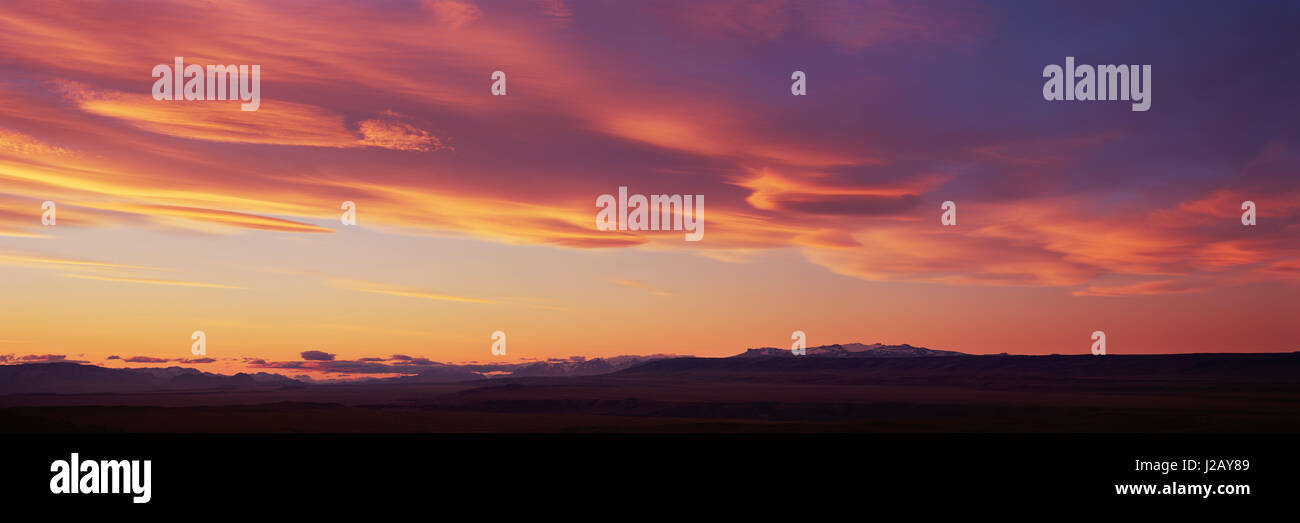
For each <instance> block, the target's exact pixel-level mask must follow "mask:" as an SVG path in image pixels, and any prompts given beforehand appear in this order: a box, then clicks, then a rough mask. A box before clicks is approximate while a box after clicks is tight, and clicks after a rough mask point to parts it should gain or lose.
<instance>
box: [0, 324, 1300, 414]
mask: <svg viewBox="0 0 1300 523" xmlns="http://www.w3.org/2000/svg"><path fill="white" fill-rule="evenodd" d="M829 347H832V348H831V349H827V351H825V352H826V353H827V354H833V353H837V352H838V351H837V350H836V349H833V347H835V346H829ZM839 347H840V348H841V349H844V350H845V351H847V352H861V351H858V350H856V349H852V350H851V349H849V348H848V346H844V345H842V346H839ZM864 347H870V346H864ZM899 347H904V346H899ZM879 348H881V347H877V349H879ZM913 349H915V348H913ZM819 352H822V351H819ZM746 354H747V355H746V356H736V357H730V358H673V359H659V360H654V361H649V362H644V363H640V364H637V365H634V366H631V367H629V368H626V369H623V370H620V371H617V372H613V373H609V374H599V375H588V376H563V377H546V376H541V377H508V378H496V379H490V380H475V381H466V382H459V383H411V382H403V381H386V382H376V381H372V382H365V383H347V384H330V385H319V384H317V385H301V384H298V385H292V386H251V387H242V388H241V387H235V388H230V389H224V390H215V389H190V388H186V387H173V386H170V385H169V386H166V387H163V388H160V389H159V390H155V391H148V392H137V391H128V392H116V393H110V394H80V393H76V392H75V390H66V391H65V392H63V393H59V394H8V395H4V396H0V430H7V431H72V432H96V431H122V432H267V431H277V432H279V431H290V432H627V431H632V432H772V431H776V432H847V431H878V432H1296V431H1300V416H1297V414H1298V413H1300V353H1274V354H1182V355H1150V356H1140V355H1107V356H1092V355H1078V356H971V355H945V356H937V355H918V356H911V357H884V356H882V357H787V356H785V355H772V356H764V355H761V354H754V353H752V352H751V351H747V352H746ZM809 354H812V350H811V349H809ZM920 354H927V353H920ZM4 370H5V371H7V372H8V371H9V370H10V369H4ZM87 372H94V371H87ZM29 378H30V377H29ZM3 379H4V378H0V380H3ZM70 383H71V381H68V382H65V384H70Z"/></svg>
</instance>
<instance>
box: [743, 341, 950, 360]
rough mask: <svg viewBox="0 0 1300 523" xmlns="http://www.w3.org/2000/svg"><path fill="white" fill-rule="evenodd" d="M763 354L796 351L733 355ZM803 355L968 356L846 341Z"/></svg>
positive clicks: (787, 354)
mask: <svg viewBox="0 0 1300 523" xmlns="http://www.w3.org/2000/svg"><path fill="white" fill-rule="evenodd" d="M761 356H784V357H790V358H794V357H796V356H795V354H794V352H793V351H791V350H790V349H778V348H774V347H762V348H758V349H747V350H745V352H742V353H740V354H737V355H735V356H733V357H735V358H753V357H761ZM802 356H813V357H819V358H915V357H921V356H968V354H964V353H961V352H955V351H950V350H934V349H927V348H925V347H913V346H911V345H908V344H906V343H904V344H902V345H885V344H882V343H873V344H871V345H863V344H861V343H845V344H843V345H841V344H838V343H837V344H835V345H821V346H818V347H808V348H807V349H806V350H805V354H803V355H802Z"/></svg>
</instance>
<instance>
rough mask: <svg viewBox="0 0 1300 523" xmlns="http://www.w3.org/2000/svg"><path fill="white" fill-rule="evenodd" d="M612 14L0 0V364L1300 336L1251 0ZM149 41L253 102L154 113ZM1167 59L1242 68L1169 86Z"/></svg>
mask: <svg viewBox="0 0 1300 523" xmlns="http://www.w3.org/2000/svg"><path fill="white" fill-rule="evenodd" d="M617 4H619V3H615V4H613V5H611V4H610V3H605V2H576V3H570V2H562V1H559V0H555V1H548V2H513V3H508V4H503V3H488V2H483V3H480V4H475V3H472V2H468V1H453V0H429V1H424V2H394V3H387V4H384V5H383V6H375V5H368V3H342V2H312V3H311V4H301V5H299V4H296V3H292V2H245V1H231V2H221V3H219V4H215V5H214V4H210V3H208V2H198V1H195V2H157V3H155V2H141V3H131V4H129V5H127V4H103V3H93V2H92V3H77V4H73V5H63V4H62V3H60V2H39V3H37V2H25V3H18V4H17V5H8V4H7V5H5V6H3V7H0V71H3V73H4V74H2V75H0V293H2V295H3V299H0V355H7V359H8V360H10V361H22V360H23V358H24V357H25V356H27V357H28V358H27V361H33V360H39V359H41V356H42V355H62V356H64V357H66V358H67V359H71V360H78V361H87V362H91V363H96V364H104V365H109V366H121V365H134V364H128V363H123V361H122V360H121V359H112V360H110V359H108V358H110V357H111V356H118V357H119V358H130V357H137V356H143V357H148V358H156V359H161V360H169V362H171V363H176V362H177V361H179V360H182V359H187V358H193V357H192V356H191V354H190V333H191V332H192V331H195V330H202V331H204V332H205V333H206V334H207V336H208V345H207V356H208V357H209V358H212V359H214V360H215V361H213V362H211V363H191V364H193V365H201V368H203V369H204V370H212V371H219V372H232V371H236V370H247V369H252V368H256V367H255V366H254V367H250V365H249V362H250V361H252V360H256V359H262V360H266V361H287V360H298V359H300V356H299V354H300V353H301V352H302V351H306V350H320V351H325V352H328V353H331V354H336V355H337V357H338V358H339V359H346V360H357V359H360V358H381V357H382V358H386V357H388V356H390V355H392V354H406V355H411V356H417V357H425V358H429V359H432V360H435V361H442V362H470V361H493V360H494V358H495V360H508V361H517V360H526V359H545V358H552V357H560V358H564V357H570V356H584V357H602V356H614V355H621V354H651V353H677V354H695V355H703V356H721V355H729V354H734V353H737V352H740V351H742V350H743V349H744V348H746V347H754V346H781V347H785V346H788V345H789V343H790V333H791V331H794V330H803V331H805V332H806V333H807V334H808V343H809V344H810V345H819V344H829V343H847V342H866V343H871V342H885V343H910V344H913V345H919V346H927V347H931V348H938V349H950V350H958V351H964V352H971V353H996V352H1012V353H1029V354H1046V353H1084V352H1086V351H1088V350H1089V347H1090V344H1091V341H1090V339H1089V335H1090V333H1091V332H1092V331H1094V330H1104V331H1106V332H1107V336H1108V351H1109V352H1110V353H1112V354H1120V353H1162V352H1201V351H1246V352H1258V351H1291V350H1297V349H1298V348H1300V326H1298V325H1300V322H1297V321H1295V318H1296V314H1297V312H1300V305H1297V302H1296V300H1295V299H1294V297H1295V291H1296V289H1297V283H1300V241H1297V233H1300V184H1298V183H1297V182H1296V179H1297V178H1296V174H1297V168H1298V167H1300V148H1298V147H1297V144H1298V143H1300V136H1298V135H1297V134H1298V133H1297V129H1296V125H1295V124H1294V122H1295V121H1298V120H1300V118H1298V117H1300V115H1297V114H1296V113H1297V109H1296V108H1295V106H1296V104H1294V103H1293V101H1291V98H1290V94H1288V93H1287V91H1286V90H1285V89H1283V88H1281V87H1271V86H1280V85H1287V84H1288V81H1293V80H1295V79H1296V74H1297V73H1296V72H1295V71H1297V70H1298V69H1297V68H1296V67H1290V66H1288V65H1287V63H1286V62H1285V61H1282V62H1279V61H1277V60H1272V59H1270V56H1271V55H1268V53H1269V52H1270V51H1268V49H1274V48H1275V47H1276V46H1274V45H1273V44H1276V43H1277V42H1276V41H1275V40H1276V39H1279V38H1293V37H1286V36H1282V33H1280V32H1271V31H1270V30H1269V28H1270V26H1268V25H1267V24H1268V23H1269V22H1268V20H1269V19H1270V17H1269V13H1267V12H1251V11H1248V10H1243V12H1242V13H1240V14H1239V15H1238V16H1237V17H1236V18H1233V17H1229V18H1228V21H1227V22H1224V23H1227V24H1228V25H1233V24H1239V25H1243V26H1245V25H1248V24H1255V25H1250V27H1253V28H1255V29H1256V30H1255V31H1241V30H1239V29H1240V28H1234V30H1233V31H1232V34H1234V35H1238V36H1237V38H1238V39H1239V40H1240V41H1222V40H1219V41H1209V42H1206V43H1204V44H1198V45H1205V46H1207V47H1206V49H1210V48H1213V49H1215V51H1214V52H1210V51H1206V52H1207V53H1209V54H1198V53H1197V52H1195V50H1194V49H1178V50H1173V49H1166V48H1165V47H1162V46H1156V45H1153V46H1148V47H1149V49H1148V50H1147V51H1141V52H1139V51H1134V49H1142V47H1141V46H1137V45H1136V44H1134V43H1133V42H1124V41H1119V42H1116V43H1114V44H1113V45H1112V46H1111V47H1110V48H1107V47H1106V46H1105V45H1103V44H1096V42H1097V41H1111V42H1113V41H1115V39H1114V38H1111V39H1107V38H1100V36H1110V35H1112V33H1111V32H1112V31H1118V30H1117V29H1115V28H1113V27H1110V26H1107V25H1106V24H1097V25H1096V29H1095V30H1088V28H1087V27H1085V28H1084V30H1080V29H1079V28H1078V27H1077V25H1069V24H1077V23H1076V22H1074V21H1073V20H1074V18H1073V17H1072V16H1070V14H1069V13H1046V12H1043V13H1027V14H1026V13H1021V15H1023V16H1013V15H1014V13H1012V12H1011V11H1009V10H1000V9H997V8H996V7H995V6H986V7H980V8H975V7H969V6H967V7H964V8H961V9H944V8H937V7H932V6H930V5H929V4H919V3H914V2H889V1H882V2H866V3H863V2H843V3H840V2H818V3H815V4H798V3H788V2H780V1H764V2H729V1H728V2H716V3H714V2H709V3H708V4H707V5H698V4H697V3H694V2H649V3H644V4H633V5H626V4H625V5H617ZM1026 18H1032V19H1033V21H1032V23H1031V22H1030V21H1026ZM1211 18H1212V17H1210V16H1209V15H1208V14H1205V16H1200V14H1199V13H1192V14H1190V15H1189V16H1188V20H1187V21H1184V22H1182V23H1185V24H1190V25H1191V26H1193V27H1199V25H1198V24H1202V23H1209V20H1210V19H1211ZM1116 23H1119V22H1116ZM1066 27H1069V28H1071V31H1069V32H1068V33H1062V32H1061V29H1062V28H1066ZM1186 29H1188V28H1187V27H1179V26H1176V25H1175V26H1171V27H1168V28H1164V29H1161V30H1159V31H1155V32H1154V33H1153V34H1150V35H1148V36H1145V37H1144V38H1150V39H1151V41H1152V42H1162V41H1165V40H1161V39H1162V38H1166V37H1170V36H1171V35H1174V34H1178V33H1179V32H1180V31H1183V30H1186ZM1161 31H1167V33H1162V32H1161ZM1120 33H1122V34H1124V35H1129V34H1130V33H1126V32H1116V33H1114V34H1120ZM1046 34H1052V35H1055V36H1056V37H1055V38H1051V39H1044V35H1046ZM1125 38H1138V37H1136V36H1125ZM1045 41H1050V42H1051V43H1049V44H1043V43H1042V42H1045ZM1028 43H1034V45H1027V44H1028ZM1283 43H1286V42H1283ZM1085 44H1087V45H1092V46H1093V47H1086V45H1085ZM1285 47H1286V46H1282V47H1278V48H1285ZM1085 49H1086V50H1089V51H1087V52H1088V53H1091V54H1090V56H1087V60H1088V61H1090V62H1093V63H1105V61H1107V60H1110V61H1117V62H1125V63H1127V62H1133V63H1154V64H1155V65H1154V70H1155V71H1156V73H1155V74H1156V75H1157V76H1160V75H1166V76H1164V77H1162V78H1157V79H1156V82H1155V85H1156V95H1155V99H1154V103H1153V105H1152V109H1151V111H1148V112H1132V111H1129V110H1128V109H1127V105H1124V104H1120V105H1105V104H1101V105H1094V106H1083V105H1068V104H1066V105H1061V104H1056V105H1053V104H1050V103H1046V102H1044V101H1043V100H1042V98H1041V96H1038V92H1039V89H1040V88H1041V78H1040V75H1039V74H1038V72H1039V71H1041V68H1042V67H1043V66H1044V65H1046V64H1049V63H1060V62H1061V61H1062V60H1063V59H1064V57H1065V56H1067V55H1071V54H1078V53H1083V52H1085V51H1084V50H1085ZM176 56H184V57H185V60H186V61H187V63H195V64H201V65H210V64H259V65H260V66H261V71H262V77H261V92H262V100H261V107H260V108H259V110H257V111H250V112H244V111H240V110H239V102H238V101H189V102H186V101H156V100H154V99H153V98H152V97H151V96H150V88H151V87H152V85H153V78H152V77H151V76H150V71H151V70H152V68H153V66H154V65H156V64H170V63H171V62H172V60H173V58H174V57H176ZM1189 56H1200V57H1202V59H1203V60H1204V62H1203V63H1199V64H1198V67H1203V68H1204V70H1205V71H1207V72H1206V73H1205V74H1207V75H1209V74H1213V73H1216V72H1222V71H1226V70H1231V71H1233V73H1232V74H1235V75H1237V76H1234V77H1233V78H1238V79H1239V81H1240V82H1241V83H1242V84H1243V85H1255V86H1263V87H1258V88H1255V90H1253V91H1251V93H1252V94H1251V96H1249V97H1243V96H1237V97H1233V96H1224V95H1223V93H1222V92H1220V91H1218V90H1217V89H1226V88H1228V86H1224V85H1221V84H1220V83H1215V82H1205V81H1201V80H1203V78H1191V77H1188V78H1179V77H1178V75H1180V74H1185V75H1190V74H1191V73H1189V72H1187V71H1191V70H1192V68H1191V67H1184V66H1187V65H1188V64H1190V61H1189V60H1190V58H1188V57H1189ZM1081 59H1083V58H1082V57H1081ZM1289 60H1290V64H1291V65H1295V64H1294V62H1295V58H1294V56H1291V57H1290V58H1289ZM1241 63H1251V64H1255V66H1254V68H1252V69H1249V71H1247V72H1241V70H1240V68H1234V65H1235V64H1241ZM497 70H501V71H505V72H506V73H507V74H508V78H509V80H508V86H509V93H508V95H507V96H492V95H491V93H490V92H489V84H490V80H489V77H490V74H491V73H492V72H493V71H497ZM793 70H804V71H807V73H808V77H809V94H808V96H805V97H794V96H791V95H790V91H789V88H790V80H789V78H790V72H791V71H793ZM972 78H974V79H972ZM1164 78H1168V79H1167V80H1165V79H1164ZM954 82H957V83H958V84H961V83H963V82H965V83H967V84H968V85H966V86H962V85H953V83H954ZM1290 85H1292V86H1294V83H1293V82H1292V83H1290ZM1272 97H1276V98H1272ZM1247 98H1249V99H1247ZM1210 99H1212V100H1215V101H1216V103H1215V104H1213V105H1214V106H1213V107H1209V106H1207V105H1206V104H1204V103H1200V101H1202V100H1210ZM620 186H627V187H629V190H630V191H631V192H633V193H641V194H692V195H698V194H702V195H705V196H706V202H707V204H706V205H705V230H706V234H705V237H704V239H703V240H702V241H700V242H685V241H683V239H682V233H681V232H680V231H673V232H662V233H660V232H656V233H642V232H633V231H600V230H597V228H596V227H595V223H594V217H595V213H596V208H595V207H594V206H593V202H594V201H595V199H596V197H597V196H599V195H601V194H607V193H608V194H614V193H616V192H617V190H618V188H619V187H620ZM948 200H951V201H955V202H957V204H958V207H959V213H958V216H959V222H958V225H957V226H956V227H943V226H941V225H940V224H939V215H940V210H939V207H940V204H941V202H944V201H948ZM1244 200H1252V201H1255V202H1257V204H1258V205H1259V208H1260V218H1259V224H1258V225H1257V226H1254V227H1244V226H1242V225H1241V223H1240V214H1241V211H1240V205H1241V202H1242V201H1244ZM44 201H54V202H56V204H57V206H58V207H57V212H58V214H57V220H58V222H57V225H55V226H52V227H50V226H43V225H42V224H41V203H42V202H44ZM344 201H353V202H356V205H357V211H358V212H357V220H358V225H357V226H355V227H350V226H343V225H342V224H341V223H340V221H339V216H340V214H341V211H340V205H341V203H342V202H344ZM497 330H501V331H504V332H506V333H507V335H508V355H507V356H506V357H494V356H492V355H491V353H490V350H489V349H490V345H491V340H490V338H489V336H490V334H491V333H492V332H493V331H497Z"/></svg>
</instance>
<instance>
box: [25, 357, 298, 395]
mask: <svg viewBox="0 0 1300 523" xmlns="http://www.w3.org/2000/svg"><path fill="white" fill-rule="evenodd" d="M262 385H301V383H299V382H298V381H296V380H293V379H290V378H286V377H284V376H280V375H277V374H268V373H265V372H259V373H257V374H244V373H239V374H236V375H234V376H226V375H222V374H212V373H209V372H202V371H198V370H195V369H190V368H185V367H167V368H142V369H109V368H105V367H99V366H95V365H82V364H79V363H66V362H55V363H28V364H22V365H0V394H78V393H92V392H142V391H150V390H176V389H208V388H240V387H253V386H262Z"/></svg>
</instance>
